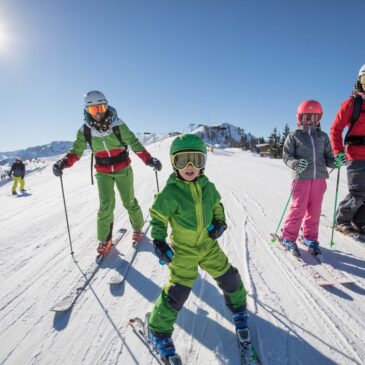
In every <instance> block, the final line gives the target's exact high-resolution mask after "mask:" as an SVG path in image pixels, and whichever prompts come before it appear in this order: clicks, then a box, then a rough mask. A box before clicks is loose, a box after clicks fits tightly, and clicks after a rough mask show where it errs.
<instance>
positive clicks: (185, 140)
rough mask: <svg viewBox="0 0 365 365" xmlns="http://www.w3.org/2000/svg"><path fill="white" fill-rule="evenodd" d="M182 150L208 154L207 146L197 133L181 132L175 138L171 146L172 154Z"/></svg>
mask: <svg viewBox="0 0 365 365" xmlns="http://www.w3.org/2000/svg"><path fill="white" fill-rule="evenodd" d="M182 151H199V152H202V153H204V154H207V147H206V146H205V143H204V142H203V140H202V139H201V138H200V137H198V136H197V135H195V134H181V135H180V136H178V137H176V138H175V139H174V140H173V142H172V144H171V147H170V156H173V155H174V154H175V153H178V152H182Z"/></svg>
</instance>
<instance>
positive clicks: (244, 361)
mask: <svg viewBox="0 0 365 365" xmlns="http://www.w3.org/2000/svg"><path fill="white" fill-rule="evenodd" d="M236 335H237V344H238V350H239V353H240V364H241V365H259V364H261V363H260V360H259V358H258V356H257V352H256V350H255V349H254V347H253V346H252V343H251V336H250V330H249V329H248V328H243V329H237V330H236Z"/></svg>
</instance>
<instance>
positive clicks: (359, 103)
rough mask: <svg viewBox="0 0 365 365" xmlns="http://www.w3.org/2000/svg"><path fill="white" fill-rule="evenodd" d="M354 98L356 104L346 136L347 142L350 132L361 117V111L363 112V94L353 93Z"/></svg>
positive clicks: (346, 141)
mask: <svg viewBox="0 0 365 365" xmlns="http://www.w3.org/2000/svg"><path fill="white" fill-rule="evenodd" d="M352 98H353V99H354V106H353V109H352V116H351V122H350V128H349V129H348V131H347V133H346V136H345V144H348V139H349V134H350V132H351V130H352V128H353V127H354V125H355V122H356V121H357V120H358V119H359V116H360V113H361V112H362V96H361V95H359V94H354V95H352Z"/></svg>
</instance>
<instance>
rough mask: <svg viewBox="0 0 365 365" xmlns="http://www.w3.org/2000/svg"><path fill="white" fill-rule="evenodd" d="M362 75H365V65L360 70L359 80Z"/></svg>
mask: <svg viewBox="0 0 365 365" xmlns="http://www.w3.org/2000/svg"><path fill="white" fill-rule="evenodd" d="M362 75H365V65H362V66H361V68H360V70H359V75H358V76H359V78H360V77H361V76H362Z"/></svg>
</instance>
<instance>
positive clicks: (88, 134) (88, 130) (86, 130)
mask: <svg viewBox="0 0 365 365" xmlns="http://www.w3.org/2000/svg"><path fill="white" fill-rule="evenodd" d="M112 130H113V133H114V134H115V136H116V137H117V138H118V140H119V142H120V144H121V145H122V146H123V147H124V148H125V149H126V150H127V151H128V145H127V144H126V143H125V142H124V141H123V139H122V135H121V134H120V130H119V126H118V125H115V126H114V127H113V128H112ZM84 137H85V139H86V142H87V143H88V144H89V146H90V149H91V167H90V169H91V185H94V178H93V166H94V153H93V148H92V142H91V128H90V127H89V126H88V125H86V124H84Z"/></svg>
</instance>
